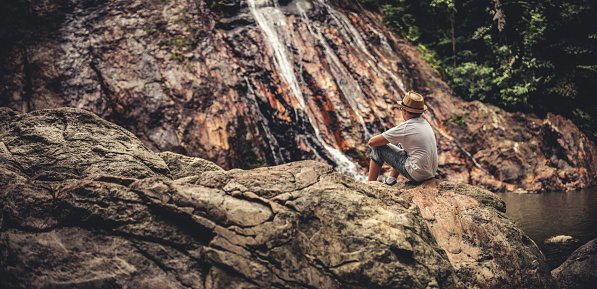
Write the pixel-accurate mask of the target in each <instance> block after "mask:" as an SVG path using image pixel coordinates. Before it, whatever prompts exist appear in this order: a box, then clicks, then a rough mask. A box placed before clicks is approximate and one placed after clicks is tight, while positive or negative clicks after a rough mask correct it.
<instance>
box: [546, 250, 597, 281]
mask: <svg viewBox="0 0 597 289" xmlns="http://www.w3.org/2000/svg"><path fill="white" fill-rule="evenodd" d="M551 274H552V275H553V277H554V280H555V281H556V283H557V284H558V286H559V288H561V289H589V288H597V239H594V240H592V241H590V242H588V243H586V244H584V245H582V246H581V247H580V248H578V249H576V251H574V253H572V255H570V257H568V259H567V260H566V261H564V263H563V264H562V265H560V267H558V268H556V269H554V270H553V271H551Z"/></svg>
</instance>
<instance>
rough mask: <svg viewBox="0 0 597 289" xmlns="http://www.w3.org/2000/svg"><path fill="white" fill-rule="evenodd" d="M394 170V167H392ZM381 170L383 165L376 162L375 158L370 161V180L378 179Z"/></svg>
mask: <svg viewBox="0 0 597 289" xmlns="http://www.w3.org/2000/svg"><path fill="white" fill-rule="evenodd" d="M392 170H394V169H392ZM380 172H381V166H380V165H378V164H376V163H375V162H374V161H373V160H370V161H369V179H368V180H369V181H377V178H378V177H379V173H380Z"/></svg>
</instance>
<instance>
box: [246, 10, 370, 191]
mask: <svg viewBox="0 0 597 289" xmlns="http://www.w3.org/2000/svg"><path fill="white" fill-rule="evenodd" d="M248 5H249V9H250V11H251V13H252V14H253V17H254V18H255V20H256V21H257V24H258V25H259V27H260V28H261V30H262V32H263V34H264V35H265V37H264V39H265V40H266V41H267V43H268V44H269V45H270V47H271V49H272V52H273V53H272V54H273V56H274V57H273V60H274V65H275V66H276V69H278V72H279V73H280V75H281V76H282V77H283V78H284V80H285V81H286V83H287V84H288V85H289V86H290V88H291V89H292V92H293V93H294V96H295V98H296V99H297V101H298V102H299V103H300V105H301V109H303V110H305V109H307V108H306V107H305V99H304V96H303V94H302V93H301V90H300V86H299V82H298V80H297V78H296V75H295V74H294V69H293V66H292V60H291V57H290V53H289V51H288V49H287V47H286V45H285V42H286V41H289V40H290V39H292V35H290V36H286V37H285V35H284V34H282V33H279V32H278V31H288V30H289V29H288V27H287V23H286V16H285V15H284V14H283V13H282V11H281V10H280V7H279V5H278V2H277V0H248ZM277 27H278V28H279V29H276V28H277ZM355 84H356V82H355V83H354V84H352V86H351V87H350V88H348V89H347V90H346V92H345V93H347V95H348V96H350V94H352V93H353V90H355V91H360V88H359V87H358V84H356V86H355ZM342 89H344V88H342ZM343 92H344V91H343ZM347 98H349V99H350V100H349V101H350V102H351V103H350V105H351V106H352V107H353V110H354V111H355V112H356V113H357V115H358V117H359V118H360V122H361V123H362V124H363V127H364V121H363V118H362V117H361V116H360V113H359V111H360V109H359V105H360V104H359V103H358V102H357V101H356V100H355V97H347ZM300 115H302V114H300V113H297V117H300ZM304 115H305V118H306V119H305V120H306V123H309V124H310V125H311V126H312V128H313V131H314V132H315V135H314V136H315V138H316V140H317V141H318V142H319V143H320V144H321V145H322V146H323V148H325V150H326V151H327V152H328V153H329V155H330V156H331V158H332V159H333V161H334V163H335V165H336V170H337V171H338V172H340V173H343V174H346V175H348V176H351V177H352V178H354V179H357V180H359V181H364V180H365V179H366V177H365V175H364V174H363V172H361V171H360V170H358V168H357V166H356V165H355V164H354V163H353V162H352V161H350V159H348V157H346V156H345V155H344V154H342V153H341V152H340V151H339V150H337V149H335V148H333V147H331V146H329V145H327V144H326V143H325V141H324V140H323V138H322V137H321V134H320V133H319V130H318V129H317V128H316V127H315V125H314V124H313V121H312V120H311V119H310V117H309V116H308V115H307V114H306V113H305V114H304ZM364 128H365V127H364ZM365 133H367V130H366V129H365ZM299 137H302V138H305V139H308V138H309V137H308V136H299ZM306 143H307V145H309V144H308V141H306ZM311 149H312V151H313V152H314V153H315V155H316V156H317V157H318V158H319V159H322V160H323V158H322V157H321V156H320V155H319V154H318V153H317V150H316V149H315V148H311Z"/></svg>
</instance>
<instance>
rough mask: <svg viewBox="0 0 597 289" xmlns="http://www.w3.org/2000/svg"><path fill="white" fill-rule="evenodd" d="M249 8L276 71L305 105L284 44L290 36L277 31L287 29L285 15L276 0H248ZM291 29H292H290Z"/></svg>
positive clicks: (303, 104)
mask: <svg viewBox="0 0 597 289" xmlns="http://www.w3.org/2000/svg"><path fill="white" fill-rule="evenodd" d="M248 3H249V9H250V10H251V13H252V14H253V17H254V18H255V20H256V21H257V23H258V24H259V27H261V31H263V34H264V35H265V39H266V40H267V42H268V43H269V45H270V46H271V49H272V52H273V55H274V65H275V66H276V68H277V69H278V73H280V75H281V76H282V77H283V78H284V80H285V81H286V84H288V86H290V89H292V93H294V97H296V100H297V101H298V102H299V103H300V104H301V107H302V108H304V107H305V98H304V97H303V94H302V93H301V88H300V86H299V83H298V81H297V80H296V76H295V75H294V69H293V67H292V61H290V56H289V53H288V49H287V48H286V44H285V43H287V42H288V41H289V40H290V39H292V35H289V36H290V37H285V35H284V34H282V33H278V31H279V30H282V31H289V30H288V27H286V26H287V24H286V16H284V14H283V13H282V11H280V7H279V5H278V1H277V0H248ZM277 27H279V28H278V29H276V28H277ZM290 31H292V30H290Z"/></svg>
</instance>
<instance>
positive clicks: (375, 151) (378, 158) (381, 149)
mask: <svg viewBox="0 0 597 289" xmlns="http://www.w3.org/2000/svg"><path fill="white" fill-rule="evenodd" d="M370 157H371V160H372V161H373V162H375V163H376V164H377V165H379V166H383V164H384V163H387V164H388V165H390V166H391V167H393V168H394V169H395V170H396V171H398V173H400V174H401V175H403V176H404V177H406V178H407V179H409V180H411V181H413V182H416V181H415V180H414V179H413V178H412V177H411V176H410V175H409V174H408V171H406V167H405V163H406V159H407V158H408V155H407V154H406V151H405V150H404V149H403V148H402V145H401V144H398V145H397V146H396V145H393V144H387V145H383V146H378V147H373V148H371V155H370Z"/></svg>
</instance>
